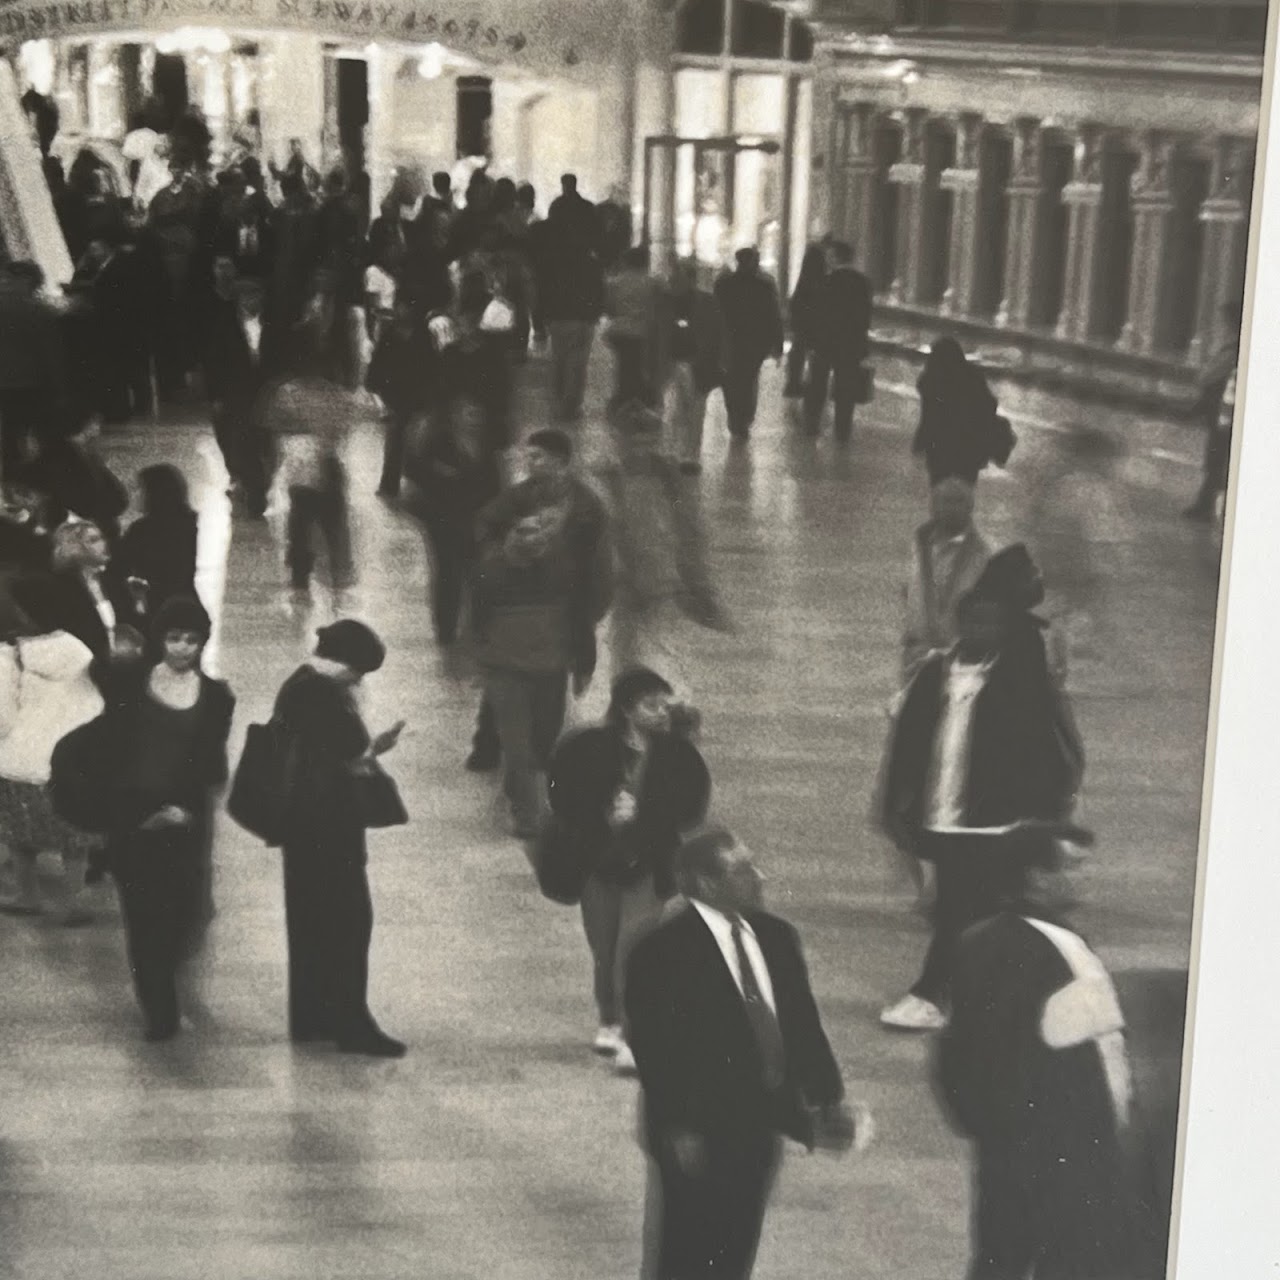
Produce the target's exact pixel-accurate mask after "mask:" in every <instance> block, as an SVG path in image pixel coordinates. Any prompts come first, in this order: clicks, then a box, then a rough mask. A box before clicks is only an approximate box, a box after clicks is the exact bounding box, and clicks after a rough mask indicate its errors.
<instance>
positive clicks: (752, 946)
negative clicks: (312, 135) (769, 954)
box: [690, 898, 778, 1016]
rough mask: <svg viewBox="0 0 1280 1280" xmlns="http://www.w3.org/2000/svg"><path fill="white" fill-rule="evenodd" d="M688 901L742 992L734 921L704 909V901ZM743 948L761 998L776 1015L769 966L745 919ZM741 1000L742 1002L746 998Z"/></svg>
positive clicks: (705, 907) (693, 899)
mask: <svg viewBox="0 0 1280 1280" xmlns="http://www.w3.org/2000/svg"><path fill="white" fill-rule="evenodd" d="M690 901H691V902H692V903H693V909H694V910H695V911H696V912H697V913H698V914H699V915H700V916H701V917H702V918H703V920H705V921H706V923H707V928H708V929H710V930H711V936H712V937H713V938H714V939H715V940H716V945H717V946H718V947H719V948H720V954H721V955H722V956H724V962H725V964H727V965H728V966H729V972H730V973H731V974H732V975H733V981H734V984H735V985H736V986H737V988H738V991H739V993H741V992H742V973H741V972H740V971H739V969H738V951H737V948H736V947H735V946H734V945H733V921H732V920H730V919H729V917H728V916H727V915H725V914H724V912H722V911H717V910H716V909H715V908H714V907H709V906H707V904H706V903H705V902H699V901H698V900H697V899H696V898H691V899H690ZM742 948H743V950H744V951H745V952H746V953H747V959H748V960H749V961H750V962H751V971H752V972H753V973H754V974H755V976H756V985H757V986H758V987H759V988H760V994H761V995H762V996H764V1002H765V1004H767V1005H768V1006H769V1008H770V1009H771V1010H772V1011H773V1013H774V1015H775V1016H776V1015H777V1012H778V1006H777V1004H776V1003H775V1002H774V998H773V980H772V979H771V978H770V977H769V966H768V965H767V964H765V962H764V952H763V951H761V950H760V943H759V942H758V941H757V939H756V935H755V933H754V932H753V931H752V929H751V926H750V925H749V924H748V923H747V922H746V921H745V920H743V921H742ZM743 998H744V999H745V996H744V997H743Z"/></svg>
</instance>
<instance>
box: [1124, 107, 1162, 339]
mask: <svg viewBox="0 0 1280 1280" xmlns="http://www.w3.org/2000/svg"><path fill="white" fill-rule="evenodd" d="M1172 159H1173V141H1172V139H1170V138H1169V137H1168V136H1167V135H1165V134H1162V133H1159V132H1157V131H1155V130H1153V131H1151V132H1149V133H1147V134H1146V135H1145V136H1144V138H1143V139H1142V154H1141V157H1140V158H1139V161H1138V168H1137V169H1136V170H1135V172H1134V175H1133V178H1132V179H1131V182H1130V191H1131V193H1132V203H1131V208H1132V210H1133V249H1132V253H1131V256H1130V260H1129V318H1128V320H1127V322H1126V323H1125V326H1124V329H1123V331H1122V332H1121V334H1120V345H1121V346H1122V347H1124V348H1125V349H1126V350H1128V351H1137V352H1139V353H1140V354H1142V355H1150V354H1151V353H1152V352H1153V351H1155V350H1156V349H1157V348H1158V347H1159V346H1161V345H1162V339H1163V337H1164V333H1163V331H1162V328H1161V326H1162V324H1163V323H1164V317H1165V315H1166V314H1167V309H1168V308H1167V301H1168V287H1169V282H1170V275H1169V226H1170V218H1171V215H1172V214H1173V211H1174V208H1175V201H1174V198H1173V193H1172V192H1171V191H1170V189H1169V165H1170V162H1171V161H1172Z"/></svg>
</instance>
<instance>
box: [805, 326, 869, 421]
mask: <svg viewBox="0 0 1280 1280" xmlns="http://www.w3.org/2000/svg"><path fill="white" fill-rule="evenodd" d="M861 367H862V365H861V362H860V361H858V360H854V359H852V358H849V357H846V356H838V357H833V356H832V354H831V352H829V351H823V350H822V349H821V348H815V350H814V352H813V359H812V360H811V361H810V364H809V384H808V386H807V387H806V388H805V392H804V420H805V425H806V426H807V427H808V429H809V430H810V432H812V433H813V434H814V435H817V434H818V432H819V431H820V430H821V427H822V410H823V408H824V407H825V406H826V403H827V393H828V391H831V392H832V393H833V397H834V399H835V414H836V418H835V430H836V437H837V438H838V439H841V440H847V439H848V438H849V436H850V434H851V433H852V431H853V410H854V405H855V400H854V397H855V396H856V395H857V391H858V371H859V370H860V369H861ZM833 382H834V384H835V385H834V387H833V386H832V383H833Z"/></svg>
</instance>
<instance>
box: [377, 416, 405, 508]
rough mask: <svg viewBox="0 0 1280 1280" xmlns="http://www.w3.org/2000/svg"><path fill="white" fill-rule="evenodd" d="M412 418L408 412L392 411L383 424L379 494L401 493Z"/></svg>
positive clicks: (393, 494) (391, 494)
mask: <svg viewBox="0 0 1280 1280" xmlns="http://www.w3.org/2000/svg"><path fill="white" fill-rule="evenodd" d="M412 417H413V415H412V414H411V413H410V412H409V411H408V410H405V409H391V410H389V412H388V413H387V418H386V421H385V422H384V423H383V424H382V431H383V436H382V478H381V479H380V480H379V481H378V492H379V493H381V494H384V495H386V496H391V497H394V496H395V495H396V494H398V493H399V492H400V482H401V480H403V479H404V449H405V440H406V438H407V437H408V434H409V423H410V421H411V420H412Z"/></svg>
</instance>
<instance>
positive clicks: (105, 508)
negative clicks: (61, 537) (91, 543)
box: [21, 440, 129, 546]
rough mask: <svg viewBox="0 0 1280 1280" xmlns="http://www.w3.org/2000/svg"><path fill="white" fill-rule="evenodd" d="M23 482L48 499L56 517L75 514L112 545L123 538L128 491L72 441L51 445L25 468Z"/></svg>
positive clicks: (127, 506)
mask: <svg viewBox="0 0 1280 1280" xmlns="http://www.w3.org/2000/svg"><path fill="white" fill-rule="evenodd" d="M21 479H22V481H23V483H25V484H26V485H27V486H28V487H30V488H32V489H34V490H35V491H36V492H37V493H44V494H47V495H48V496H49V499H50V501H51V502H52V504H53V505H54V506H55V507H56V508H58V512H57V518H59V519H62V518H65V516H66V514H68V513H71V512H74V513H75V514H76V515H77V516H79V517H80V518H81V519H82V520H91V521H92V522H93V523H94V524H96V525H97V526H98V528H99V529H101V530H102V533H103V536H104V537H105V538H106V539H107V541H108V542H109V543H111V544H112V545H113V546H114V545H115V543H116V541H117V540H118V539H119V537H120V517H121V516H122V515H124V513H125V512H126V511H127V510H128V508H129V492H128V490H127V489H126V488H125V487H124V485H123V484H121V483H120V481H119V480H118V479H117V478H116V477H115V475H113V474H112V471H111V468H110V467H108V466H107V464H106V463H105V462H103V461H102V460H101V459H100V458H96V457H94V456H93V455H92V454H89V453H86V452H85V451H84V450H83V449H80V448H78V447H77V446H76V445H74V444H72V443H71V442H70V441H69V440H59V441H56V442H51V443H49V444H47V445H46V446H45V448H44V449H43V450H42V451H41V454H40V457H39V458H38V459H37V460H36V461H35V462H33V463H32V464H31V466H30V467H28V468H26V469H25V470H24V471H23V473H22V476H21Z"/></svg>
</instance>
